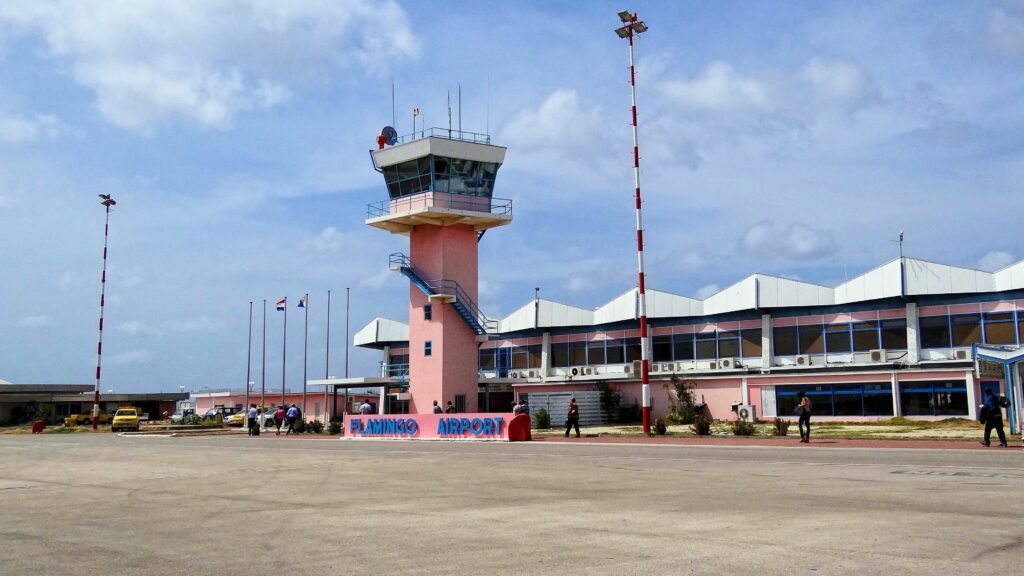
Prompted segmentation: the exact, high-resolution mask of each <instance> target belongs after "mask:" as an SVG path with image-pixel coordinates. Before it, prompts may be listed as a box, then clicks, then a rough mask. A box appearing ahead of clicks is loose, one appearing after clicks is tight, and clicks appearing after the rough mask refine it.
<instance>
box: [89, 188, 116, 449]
mask: <svg viewBox="0 0 1024 576" xmlns="http://www.w3.org/2000/svg"><path fill="white" fill-rule="evenodd" d="M99 196H100V200H101V202H100V204H103V206H104V207H105V208H106V209H107V215H106V219H105V221H104V223H103V275H102V276H100V339H99V343H98V344H96V394H95V396H94V398H93V403H92V429H93V430H96V429H97V428H99V416H100V366H101V365H102V360H103V304H104V301H105V300H106V294H107V238H108V236H109V235H110V207H111V206H113V205H115V204H117V202H115V201H114V199H113V198H111V197H110V194H100V195H99Z"/></svg>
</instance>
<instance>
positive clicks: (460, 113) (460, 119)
mask: <svg viewBox="0 0 1024 576" xmlns="http://www.w3.org/2000/svg"><path fill="white" fill-rule="evenodd" d="M459 138H462V82H459Z"/></svg>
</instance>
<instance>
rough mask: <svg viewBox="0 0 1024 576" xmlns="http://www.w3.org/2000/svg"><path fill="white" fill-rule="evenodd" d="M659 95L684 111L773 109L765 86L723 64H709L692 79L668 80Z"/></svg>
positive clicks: (719, 62) (718, 62)
mask: <svg viewBox="0 0 1024 576" xmlns="http://www.w3.org/2000/svg"><path fill="white" fill-rule="evenodd" d="M661 90H662V92H663V93H664V94H665V95H666V96H667V97H668V98H669V99H670V100H672V101H674V102H676V103H677V104H680V105H682V106H684V107H686V108H692V109H696V110H710V111H715V112H764V111H768V110H771V109H772V108H774V105H773V103H772V99H771V97H770V96H769V94H768V88H767V86H766V85H765V84H764V83H762V82H760V81H758V80H756V79H754V78H751V77H748V76H743V75H741V74H739V73H737V72H736V70H735V69H734V68H733V67H732V66H731V65H729V64H728V63H726V62H721V61H716V62H712V63H711V64H709V65H708V66H707V68H705V69H704V71H703V72H701V73H700V74H699V75H697V76H696V77H695V78H693V79H692V80H672V81H668V82H665V83H664V84H662V85H661Z"/></svg>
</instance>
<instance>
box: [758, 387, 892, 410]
mask: <svg viewBox="0 0 1024 576" xmlns="http://www.w3.org/2000/svg"><path fill="white" fill-rule="evenodd" d="M800 390H803V391H804V392H805V393H806V394H807V397H808V398H810V399H811V412H812V414H813V415H815V416H892V387H891V386H890V385H889V384H888V383H868V384H859V383H857V384H809V385H807V386H792V385H787V386H778V387H776V388H775V406H776V410H777V412H776V413H777V414H779V416H792V415H795V414H796V407H797V405H798V404H799V401H800V399H799V397H798V396H797V393H798V392H799V391H800Z"/></svg>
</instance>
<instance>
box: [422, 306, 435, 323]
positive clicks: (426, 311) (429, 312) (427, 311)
mask: <svg viewBox="0 0 1024 576" xmlns="http://www.w3.org/2000/svg"><path fill="white" fill-rule="evenodd" d="M433 312H434V310H433V307H432V306H431V305H430V304H424V305H423V319H424V320H430V319H431V317H432V316H433Z"/></svg>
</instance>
